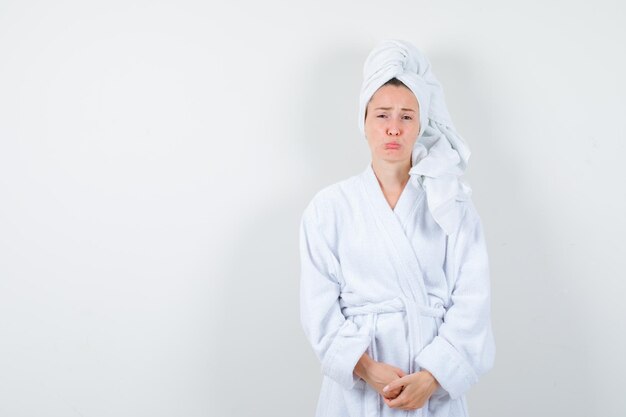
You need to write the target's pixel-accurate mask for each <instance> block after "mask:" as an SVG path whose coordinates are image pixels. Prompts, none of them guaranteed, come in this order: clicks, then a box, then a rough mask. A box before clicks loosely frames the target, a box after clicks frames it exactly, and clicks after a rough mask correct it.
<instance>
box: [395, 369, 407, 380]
mask: <svg viewBox="0 0 626 417" xmlns="http://www.w3.org/2000/svg"><path fill="white" fill-rule="evenodd" d="M394 371H396V374H398V376H399V377H400V378H402V377H403V376H405V375H406V374H405V373H404V371H403V370H402V369H400V368H394Z"/></svg>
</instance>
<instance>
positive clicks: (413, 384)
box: [383, 370, 439, 410]
mask: <svg viewBox="0 0 626 417" xmlns="http://www.w3.org/2000/svg"><path fill="white" fill-rule="evenodd" d="M400 387H404V389H403V390H402V392H401V393H400V395H398V396H397V397H396V398H394V399H388V398H385V397H383V400H385V404H387V405H388V406H389V407H390V408H399V409H400V410H415V409H417V408H422V407H423V406H424V405H425V404H426V401H428V399H429V398H430V396H431V395H433V393H434V392H435V391H436V390H437V388H439V382H437V380H436V379H435V377H434V376H433V375H432V374H431V373H430V372H428V371H427V370H423V371H419V372H415V373H412V374H410V375H406V376H403V377H402V378H398V379H396V380H394V381H392V382H390V383H389V384H388V385H387V386H386V387H385V388H384V389H383V391H384V392H387V391H392V390H394V389H397V388H400Z"/></svg>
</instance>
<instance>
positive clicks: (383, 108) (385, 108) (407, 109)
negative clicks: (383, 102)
mask: <svg viewBox="0 0 626 417" xmlns="http://www.w3.org/2000/svg"><path fill="white" fill-rule="evenodd" d="M374 110H391V107H376V108H375V109H374ZM400 110H402V111H412V112H414V113H415V110H413V109H409V108H408V107H403V108H401V109H400Z"/></svg>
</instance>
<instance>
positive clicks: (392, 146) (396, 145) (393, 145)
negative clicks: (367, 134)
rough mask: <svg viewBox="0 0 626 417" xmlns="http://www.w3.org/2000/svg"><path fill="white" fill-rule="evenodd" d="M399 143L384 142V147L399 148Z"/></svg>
mask: <svg viewBox="0 0 626 417" xmlns="http://www.w3.org/2000/svg"><path fill="white" fill-rule="evenodd" d="M399 148H400V144H399V143H398V142H389V143H385V149H399Z"/></svg>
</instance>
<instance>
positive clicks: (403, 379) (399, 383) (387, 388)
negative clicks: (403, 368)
mask: <svg viewBox="0 0 626 417" xmlns="http://www.w3.org/2000/svg"><path fill="white" fill-rule="evenodd" d="M406 383H407V380H406V376H403V377H401V378H398V379H396V380H393V381H391V382H390V383H388V384H387V386H385V388H383V392H388V391H391V390H393V389H396V388H400V387H401V386H403V385H405V384H406Z"/></svg>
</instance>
